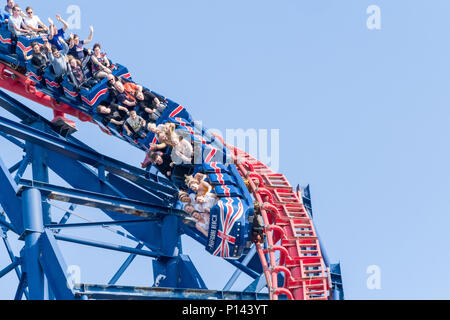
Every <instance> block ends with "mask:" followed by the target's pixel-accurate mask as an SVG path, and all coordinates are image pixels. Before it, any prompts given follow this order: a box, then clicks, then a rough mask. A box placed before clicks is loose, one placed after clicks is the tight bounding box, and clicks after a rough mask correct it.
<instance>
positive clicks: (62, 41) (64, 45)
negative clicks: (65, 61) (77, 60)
mask: <svg viewBox="0 0 450 320" xmlns="http://www.w3.org/2000/svg"><path fill="white" fill-rule="evenodd" d="M58 39H59V41H60V42H61V43H62V46H63V50H62V51H61V55H63V56H65V55H67V54H68V53H69V45H68V44H67V43H66V42H65V41H64V39H63V37H58Z"/></svg>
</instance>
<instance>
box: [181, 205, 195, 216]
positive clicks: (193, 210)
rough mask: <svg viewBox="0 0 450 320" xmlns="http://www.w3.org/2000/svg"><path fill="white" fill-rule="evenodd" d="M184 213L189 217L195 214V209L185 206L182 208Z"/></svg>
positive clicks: (191, 206)
mask: <svg viewBox="0 0 450 320" xmlns="http://www.w3.org/2000/svg"><path fill="white" fill-rule="evenodd" d="M184 211H185V212H186V213H188V214H190V215H192V214H193V213H194V212H195V208H194V206H193V205H192V204H187V205H185V206H184Z"/></svg>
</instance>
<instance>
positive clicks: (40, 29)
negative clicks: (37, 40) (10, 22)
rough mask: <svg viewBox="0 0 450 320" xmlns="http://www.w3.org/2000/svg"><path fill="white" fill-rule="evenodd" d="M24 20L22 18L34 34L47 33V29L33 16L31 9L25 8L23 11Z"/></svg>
mask: <svg viewBox="0 0 450 320" xmlns="http://www.w3.org/2000/svg"><path fill="white" fill-rule="evenodd" d="M25 13H26V18H24V21H25V23H26V24H27V26H28V27H29V28H30V29H31V30H33V31H34V32H36V33H47V32H48V27H47V26H46V25H44V24H43V23H42V21H41V19H39V17H38V16H37V15H34V11H33V8H31V7H27V9H26V10H25Z"/></svg>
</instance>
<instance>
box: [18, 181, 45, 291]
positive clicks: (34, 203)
mask: <svg viewBox="0 0 450 320" xmlns="http://www.w3.org/2000/svg"><path fill="white" fill-rule="evenodd" d="M22 199H23V221H24V227H25V233H24V235H23V236H24V238H25V247H24V250H23V253H24V257H23V258H24V262H25V263H24V264H25V270H26V274H27V282H28V288H29V291H30V299H31V300H43V298H44V272H43V270H42V268H41V266H40V264H39V256H40V250H39V243H38V241H39V238H40V236H41V234H42V233H43V232H44V229H43V226H44V224H43V220H42V198H41V193H40V192H39V190H37V189H28V190H25V192H24V193H23V195H22Z"/></svg>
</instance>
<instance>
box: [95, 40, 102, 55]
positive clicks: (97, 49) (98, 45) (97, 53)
mask: <svg viewBox="0 0 450 320" xmlns="http://www.w3.org/2000/svg"><path fill="white" fill-rule="evenodd" d="M93 50H94V55H96V56H99V55H100V53H102V46H101V45H100V43H96V44H94V48H93Z"/></svg>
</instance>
